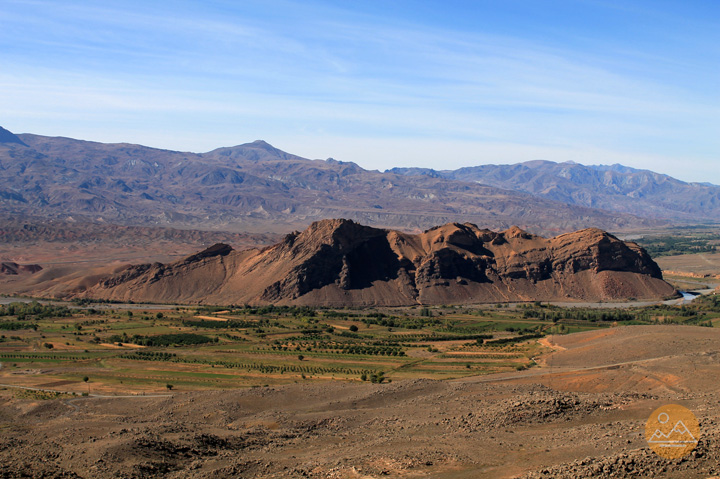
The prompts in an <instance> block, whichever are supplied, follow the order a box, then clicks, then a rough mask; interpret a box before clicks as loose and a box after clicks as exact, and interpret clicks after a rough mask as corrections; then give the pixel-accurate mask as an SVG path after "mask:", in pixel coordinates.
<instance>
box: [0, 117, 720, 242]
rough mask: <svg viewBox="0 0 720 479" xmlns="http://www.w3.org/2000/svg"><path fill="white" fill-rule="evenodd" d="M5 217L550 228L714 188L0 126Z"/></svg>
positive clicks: (569, 171) (646, 221) (0, 194)
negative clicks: (157, 144) (369, 165)
mask: <svg viewBox="0 0 720 479" xmlns="http://www.w3.org/2000/svg"><path fill="white" fill-rule="evenodd" d="M0 214H1V215H4V216H6V217H8V216H9V217H14V218H16V219H17V218H18V217H20V218H22V217H29V216H31V215H32V216H34V217H44V218H53V219H56V220H63V221H65V220H68V219H69V220H71V221H93V222H98V221H101V222H106V223H115V224H123V225H137V226H172V227H176V228H196V229H214V230H225V231H245V232H264V231H275V232H287V231H289V230H291V229H302V228H305V227H306V226H307V225H308V224H310V223H311V222H312V221H316V220H320V219H323V218H329V217H333V218H338V217H343V218H349V219H354V220H356V221H360V222H363V223H365V224H369V225H373V226H382V227H391V228H401V229H404V230H415V231H418V230H424V229H427V228H429V227H431V226H433V225H437V224H443V223H448V222H454V221H456V222H457V221H459V222H463V223H464V222H472V223H475V224H478V225H479V226H480V227H483V228H491V229H506V228H508V227H510V226H512V225H518V226H520V227H522V228H524V229H527V230H529V231H532V232H537V233H543V234H557V233H561V232H566V231H571V230H575V229H580V228H584V227H599V228H603V229H607V230H618V229H622V228H628V227H637V226H654V225H658V224H662V223H663V222H665V221H688V222H691V221H717V220H720V187H717V186H711V185H701V184H695V183H683V182H681V181H678V180H675V179H673V178H670V177H668V176H665V175H659V174H657V173H652V172H649V171H640V170H633V169H630V168H626V167H621V166H619V165H617V166H613V167H586V166H582V165H577V164H572V163H563V164H555V163H551V162H530V163H524V164H519V165H509V166H502V165H486V166H478V167H474V168H462V169H460V170H455V171H434V170H425V169H393V170H390V171H387V172H384V173H381V172H378V171H368V170H365V169H363V168H361V167H359V166H358V165H356V164H354V163H348V162H341V161H336V160H333V159H328V160H309V159H305V158H301V157H299V156H295V155H292V154H289V153H286V152H283V151H280V150H278V149H276V148H274V147H272V146H271V145H269V144H267V143H265V142H263V141H255V142H253V143H248V144H244V145H239V146H235V147H229V148H219V149H216V150H213V151H210V152H207V153H187V152H178V151H169V150H160V149H155V148H149V147H145V146H140V145H132V144H125V143H121V144H104V143H95V142H88V141H81V140H74V139H70V138H53V137H46V136H39V135H32V134H20V135H15V134H13V133H11V132H9V131H7V130H5V129H2V128H0Z"/></svg>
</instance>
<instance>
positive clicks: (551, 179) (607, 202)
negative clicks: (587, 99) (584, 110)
mask: <svg viewBox="0 0 720 479" xmlns="http://www.w3.org/2000/svg"><path fill="white" fill-rule="evenodd" d="M389 171H390V172H392V173H395V174H400V175H411V176H414V175H425V176H430V177H434V178H438V177H440V178H447V179H452V180H460V181H472V182H477V183H479V184H486V185H492V186H495V187H499V188H504V189H511V190H516V191H522V192H524V193H530V194H532V195H536V196H539V197H541V198H546V199H550V200H554V201H560V202H563V203H567V204H571V205H578V206H586V207H591V208H599V209H604V210H609V211H617V212H621V213H629V214H635V215H638V216H643V217H651V218H657V219H667V220H679V221H718V220H720V186H716V185H710V184H706V183H686V182H683V181H680V180H677V179H675V178H672V177H670V176H668V175H663V174H660V173H655V172H653V171H650V170H639V169H635V168H630V167H627V166H623V165H618V164H615V165H590V166H585V165H581V164H578V163H574V162H566V163H554V162H551V161H543V160H535V161H529V162H525V163H519V164H514V165H480V166H472V167H466V168H459V169H457V170H442V171H436V170H430V169H422V168H393V169H391V170H389Z"/></svg>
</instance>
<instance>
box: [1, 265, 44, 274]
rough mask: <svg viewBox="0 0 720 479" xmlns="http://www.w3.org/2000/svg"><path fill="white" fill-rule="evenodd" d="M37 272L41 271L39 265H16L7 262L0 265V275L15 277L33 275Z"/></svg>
mask: <svg viewBox="0 0 720 479" xmlns="http://www.w3.org/2000/svg"><path fill="white" fill-rule="evenodd" d="M38 271H42V266H40V265H39V264H17V263H13V262H7V261H4V262H2V263H0V274H7V275H12V276H15V275H18V274H35V273H37V272H38Z"/></svg>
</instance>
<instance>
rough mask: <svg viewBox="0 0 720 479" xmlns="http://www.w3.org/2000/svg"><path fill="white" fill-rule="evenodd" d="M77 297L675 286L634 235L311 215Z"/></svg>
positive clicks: (583, 296) (191, 298) (555, 292)
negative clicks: (394, 224)
mask: <svg viewBox="0 0 720 479" xmlns="http://www.w3.org/2000/svg"><path fill="white" fill-rule="evenodd" d="M73 294H74V296H79V297H89V298H96V299H110V300H120V301H130V300H132V301H155V302H158V301H159V302H178V303H210V304H243V303H249V304H287V305H313V306H400V305H415V304H427V305H433V304H468V303H486V302H504V301H552V300H555V301H558V300H559V301H568V300H570V301H572V300H578V301H608V300H621V299H629V298H635V299H662V298H665V297H667V296H671V295H673V294H676V292H675V291H674V289H673V287H672V286H670V285H669V284H668V283H666V282H665V281H663V279H662V273H661V271H660V268H659V267H658V266H657V264H655V262H654V261H653V260H652V259H651V258H650V256H648V254H647V253H646V252H645V250H643V249H642V248H640V247H639V246H638V245H636V244H635V243H631V242H624V241H621V240H619V239H618V238H616V237H614V236H613V235H611V234H609V233H606V232H604V231H601V230H599V229H594V228H590V229H584V230H580V231H577V232H574V233H567V234H563V235H560V236H556V237H554V238H550V239H546V238H543V237H540V236H535V235H532V234H529V233H527V232H525V231H522V230H521V229H519V228H517V227H512V228H510V229H508V230H506V231H503V232H499V233H498V232H493V231H490V230H487V229H480V228H478V227H477V226H475V225H473V224H470V223H464V224H459V223H449V224H446V225H444V226H438V227H435V228H432V229H429V230H427V231H425V232H424V233H421V234H408V233H403V232H399V231H394V230H385V229H378V228H373V227H369V226H363V225H360V224H357V223H355V222H353V221H350V220H344V219H332V220H323V221H318V222H315V223H313V224H312V225H311V226H310V227H308V228H307V229H306V230H305V231H303V232H294V233H291V234H289V235H287V236H286V237H285V238H284V240H283V241H281V242H280V243H278V244H275V245H273V246H269V247H266V248H263V249H249V250H245V251H236V250H233V249H232V248H231V247H230V246H228V245H224V244H217V245H215V246H212V247H211V248H208V249H206V250H205V251H202V252H200V253H197V254H195V255H192V256H189V257H187V258H185V259H183V260H180V261H178V262H175V263H171V264H160V263H155V264H144V265H137V266H129V267H127V268H126V269H124V270H122V271H119V272H117V273H115V274H112V275H109V276H106V277H104V278H102V279H101V280H100V281H98V282H95V283H94V284H93V285H91V286H89V287H87V288H84V289H82V290H76V291H75V292H74V293H73Z"/></svg>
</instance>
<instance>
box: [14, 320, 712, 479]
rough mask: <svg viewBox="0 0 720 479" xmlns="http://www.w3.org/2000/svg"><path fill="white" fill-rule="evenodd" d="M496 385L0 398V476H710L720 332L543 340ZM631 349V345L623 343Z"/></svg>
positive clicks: (655, 331)
mask: <svg viewBox="0 0 720 479" xmlns="http://www.w3.org/2000/svg"><path fill="white" fill-rule="evenodd" d="M549 344H551V345H552V346H554V347H555V348H556V352H555V353H553V354H552V355H550V356H546V357H544V358H540V360H539V363H540V366H539V367H538V368H533V369H530V370H528V371H523V372H519V373H516V374H512V375H505V376H484V377H476V378H469V379H463V380H456V381H429V380H413V381H397V382H393V383H391V384H369V383H359V382H357V383H347V382H336V383H323V384H319V383H304V384H293V385H289V386H284V387H273V388H255V389H248V390H236V391H196V392H177V393H173V394H172V396H170V397H129V398H97V397H88V398H61V399H55V400H45V401H34V400H28V399H21V398H18V397H16V396H15V394H16V393H14V392H13V391H11V390H9V389H8V390H3V391H0V393H2V395H1V396H0V465H1V466H2V467H0V477H2V478H19V477H40V478H76V477H83V478H110V477H127V478H150V477H166V478H185V477H191V478H225V477H238V478H239V477H242V478H260V477H263V478H264V477H268V478H273V477H276V478H284V477H311V478H371V477H436V478H502V477H521V478H527V479H537V478H580V477H613V478H626V477H628V478H629V477H656V478H708V477H712V476H715V475H718V474H720V449H719V448H718V439H720V428H719V427H718V414H719V413H720V386H718V384H717V381H716V379H715V378H717V373H718V371H720V334H718V332H716V331H715V330H713V329H709V328H697V327H689V326H656V327H623V328H613V329H612V330H609V331H594V332H588V333H581V334H576V335H570V336H563V337H556V338H552V339H551V340H550V343H549ZM633 344H634V345H635V347H634V348H631V347H629V346H630V345H633ZM668 403H676V404H682V405H684V406H686V407H688V408H690V409H691V410H692V411H693V412H694V413H695V414H696V415H697V416H698V418H699V419H700V426H701V430H702V438H701V440H700V443H699V445H698V447H697V448H696V449H695V451H694V452H693V453H691V454H690V455H689V456H686V457H685V458H682V459H675V460H667V459H664V458H662V457H660V456H657V455H656V454H655V453H653V452H652V451H651V450H650V449H649V448H648V446H647V443H646V442H645V437H644V435H645V422H646V420H647V418H648V417H649V415H650V413H651V412H652V411H653V410H655V409H656V408H657V407H659V406H661V405H664V404H668Z"/></svg>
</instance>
